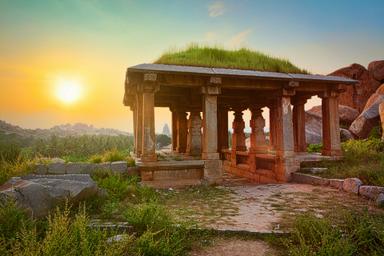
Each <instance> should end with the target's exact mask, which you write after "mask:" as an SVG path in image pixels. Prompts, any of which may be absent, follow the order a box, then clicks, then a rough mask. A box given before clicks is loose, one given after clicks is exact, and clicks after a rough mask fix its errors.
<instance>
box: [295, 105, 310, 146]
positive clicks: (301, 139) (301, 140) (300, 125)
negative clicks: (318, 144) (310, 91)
mask: <svg viewBox="0 0 384 256" xmlns="http://www.w3.org/2000/svg"><path fill="white" fill-rule="evenodd" d="M306 102H307V99H300V98H299V99H296V100H295V101H294V102H293V113H292V118H293V137H294V146H295V151H296V152H307V142H306V138H305V109H304V104H305V103H306Z"/></svg>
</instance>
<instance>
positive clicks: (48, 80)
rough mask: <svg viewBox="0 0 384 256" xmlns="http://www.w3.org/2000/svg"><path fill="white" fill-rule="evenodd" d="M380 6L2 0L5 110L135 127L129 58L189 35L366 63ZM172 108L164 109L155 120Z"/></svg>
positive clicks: (326, 60) (41, 120)
mask: <svg viewBox="0 0 384 256" xmlns="http://www.w3.org/2000/svg"><path fill="white" fill-rule="evenodd" d="M383 13H384V1H383V0H380V1H362V0H361V1H354V0H338V1H315V0H307V1H295V0H289V1H284V0H281V1H277V0H271V1H250V0H249V1H241V0H235V1H229V0H228V1H196V0H194V1H191V0H189V1H187V0H185V1H184V0H178V1H176V0H175V1H165V0H157V1H143V0H142V1H138V0H137V1H133V0H132V1H129V0H125V1H123V0H121V1H113V0H110V1H107V0H105V1H101V0H100V1H97V0H93V1H85V0H84V1H80V0H49V1H48V0H44V1H37V0H28V1H19V0H0V89H1V91H0V119H1V120H5V121H7V122H10V123H13V124H16V125H20V126H22V127H25V128H38V127H39V128H49V127H51V126H53V125H56V124H63V123H74V122H83V123H87V124H93V125H95V126H96V127H108V128H117V129H121V130H127V131H132V125H131V122H132V113H131V111H130V110H129V108H127V107H124V106H123V104H122V98H123V91H124V85H123V83H124V76H125V71H126V68H127V67H129V66H132V65H135V64H139V63H145V62H147V63H148V62H152V61H154V60H155V59H156V58H157V57H159V56H160V55H161V53H162V52H163V51H165V50H168V49H170V48H182V47H184V46H186V45H187V44H189V43H191V42H196V43H202V44H212V45H220V46H223V47H226V48H230V49H233V48H239V47H243V46H244V47H249V48H251V49H255V50H259V51H262V52H265V53H268V54H271V55H274V56H278V57H286V58H288V59H290V60H291V61H292V62H293V63H294V64H296V65H297V66H299V67H302V68H305V69H307V70H309V71H310V72H312V73H319V74H327V73H329V72H331V71H333V70H335V69H338V68H340V67H343V66H347V65H349V64H351V63H360V64H362V65H364V66H366V65H367V64H368V63H369V62H370V61H372V60H375V59H384V18H383ZM61 84H66V85H68V84H69V85H70V88H73V91H64V92H62V91H60V90H61V89H62V88H60V86H61ZM71 86H72V87H71ZM315 103H316V102H312V103H311V104H315ZM169 118H170V113H169V112H168V111H167V110H164V109H163V110H158V111H157V113H156V129H157V130H158V131H159V130H160V131H161V128H162V125H163V124H164V123H165V122H168V123H169Z"/></svg>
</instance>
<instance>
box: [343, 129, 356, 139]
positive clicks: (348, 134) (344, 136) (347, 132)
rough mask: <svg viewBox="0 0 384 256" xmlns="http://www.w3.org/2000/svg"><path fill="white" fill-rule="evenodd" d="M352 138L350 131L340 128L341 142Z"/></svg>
mask: <svg viewBox="0 0 384 256" xmlns="http://www.w3.org/2000/svg"><path fill="white" fill-rule="evenodd" d="M352 139H354V137H353V135H352V133H351V132H350V131H349V130H347V129H344V128H340V140H341V141H342V142H344V141H347V140H352Z"/></svg>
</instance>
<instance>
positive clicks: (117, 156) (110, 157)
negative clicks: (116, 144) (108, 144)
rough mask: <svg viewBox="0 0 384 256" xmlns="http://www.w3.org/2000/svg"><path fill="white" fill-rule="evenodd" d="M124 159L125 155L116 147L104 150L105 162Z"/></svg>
mask: <svg viewBox="0 0 384 256" xmlns="http://www.w3.org/2000/svg"><path fill="white" fill-rule="evenodd" d="M124 159H125V155H124V154H123V153H122V152H120V151H118V150H117V149H115V148H114V149H111V150H108V151H106V152H104V154H103V158H102V160H103V162H115V161H123V160H124Z"/></svg>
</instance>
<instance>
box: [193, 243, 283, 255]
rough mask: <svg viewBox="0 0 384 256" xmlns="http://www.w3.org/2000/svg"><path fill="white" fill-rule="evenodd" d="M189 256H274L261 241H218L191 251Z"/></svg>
mask: <svg viewBox="0 0 384 256" xmlns="http://www.w3.org/2000/svg"><path fill="white" fill-rule="evenodd" d="M189 255H190V256H200V255H204V256H264V255H275V253H274V252H273V250H272V249H271V248H270V246H269V245H268V244H267V243H266V242H264V241H261V240H240V239H219V240H216V241H214V243H213V244H212V245H211V246H209V247H205V248H202V249H198V250H195V251H192V252H191V253H190V254H189Z"/></svg>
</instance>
